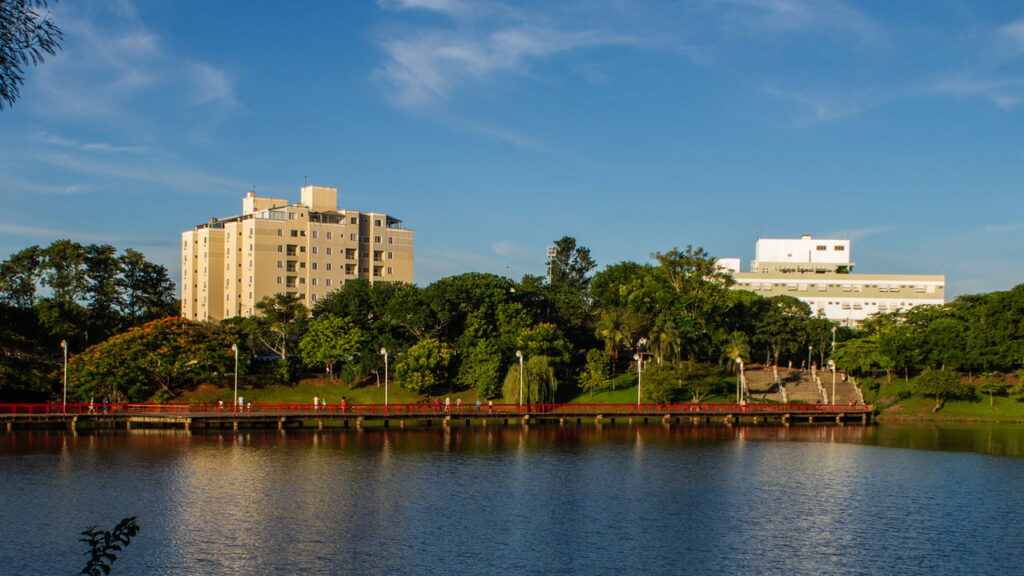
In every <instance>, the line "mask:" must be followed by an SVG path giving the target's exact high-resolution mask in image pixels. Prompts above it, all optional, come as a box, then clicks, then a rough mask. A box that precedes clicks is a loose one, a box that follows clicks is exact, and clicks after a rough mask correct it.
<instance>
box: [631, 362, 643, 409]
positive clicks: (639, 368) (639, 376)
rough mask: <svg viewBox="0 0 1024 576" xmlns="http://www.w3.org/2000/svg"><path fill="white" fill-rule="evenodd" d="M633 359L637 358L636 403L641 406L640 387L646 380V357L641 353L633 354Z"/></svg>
mask: <svg viewBox="0 0 1024 576" xmlns="http://www.w3.org/2000/svg"><path fill="white" fill-rule="evenodd" d="M633 360H636V405H637V407H639V406H640V388H641V387H642V386H643V380H644V358H643V356H641V355H640V354H639V353H638V354H633Z"/></svg>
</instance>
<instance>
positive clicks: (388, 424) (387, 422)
mask: <svg viewBox="0 0 1024 576" xmlns="http://www.w3.org/2000/svg"><path fill="white" fill-rule="evenodd" d="M384 427H385V428H390V427H391V422H390V421H389V420H388V419H387V418H385V419H384Z"/></svg>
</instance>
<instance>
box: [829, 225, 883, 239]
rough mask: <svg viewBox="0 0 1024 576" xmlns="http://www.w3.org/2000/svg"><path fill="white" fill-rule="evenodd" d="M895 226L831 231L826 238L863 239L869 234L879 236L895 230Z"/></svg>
mask: <svg viewBox="0 0 1024 576" xmlns="http://www.w3.org/2000/svg"><path fill="white" fill-rule="evenodd" d="M895 229H896V227H895V226H890V225H881V226H870V227H867V228H854V229H852V230H843V231H841V232H831V233H829V234H826V235H825V237H826V238H845V239H848V240H854V241H856V240H863V239H864V238H867V237H869V236H877V235H879V234H885V233H886V232H891V231H893V230H895Z"/></svg>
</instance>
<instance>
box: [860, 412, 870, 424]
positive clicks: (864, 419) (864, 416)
mask: <svg viewBox="0 0 1024 576" xmlns="http://www.w3.org/2000/svg"><path fill="white" fill-rule="evenodd" d="M860 423H861V424H867V423H868V414H867V412H865V413H864V414H861V415H860Z"/></svg>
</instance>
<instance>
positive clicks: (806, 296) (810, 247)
mask: <svg viewBox="0 0 1024 576" xmlns="http://www.w3.org/2000/svg"><path fill="white" fill-rule="evenodd" d="M755 253H756V257H755V258H754V260H752V261H751V263H750V271H749V272H742V271H740V270H739V260H738V259H735V258H723V259H721V260H719V263H720V265H721V266H722V268H724V269H727V270H729V271H730V272H731V273H732V276H733V278H734V279H735V280H736V284H735V285H734V286H733V287H734V288H735V289H739V290H750V291H752V292H756V293H758V294H761V295H762V296H766V297H770V296H775V295H778V294H786V295H789V296H793V297H794V298H797V299H799V300H802V301H804V302H806V303H807V304H808V305H809V306H810V307H811V310H812V311H813V312H814V313H815V314H821V315H823V316H825V317H826V318H828V319H830V320H833V321H835V322H840V323H843V324H846V325H848V326H849V325H855V324H857V323H859V322H860V321H862V320H864V319H865V318H867V317H869V316H871V315H872V314H876V313H878V312H896V311H899V310H907V309H910V308H913V307H914V306H921V305H927V304H932V305H942V304H943V303H944V302H945V287H946V278H945V276H943V275H939V274H936V275H924V274H854V273H852V270H853V266H854V264H853V262H852V261H851V254H850V241H849V240H833V239H817V238H813V237H811V236H809V235H805V236H801V237H800V238H762V239H760V240H758V241H757V245H756V247H755Z"/></svg>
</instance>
